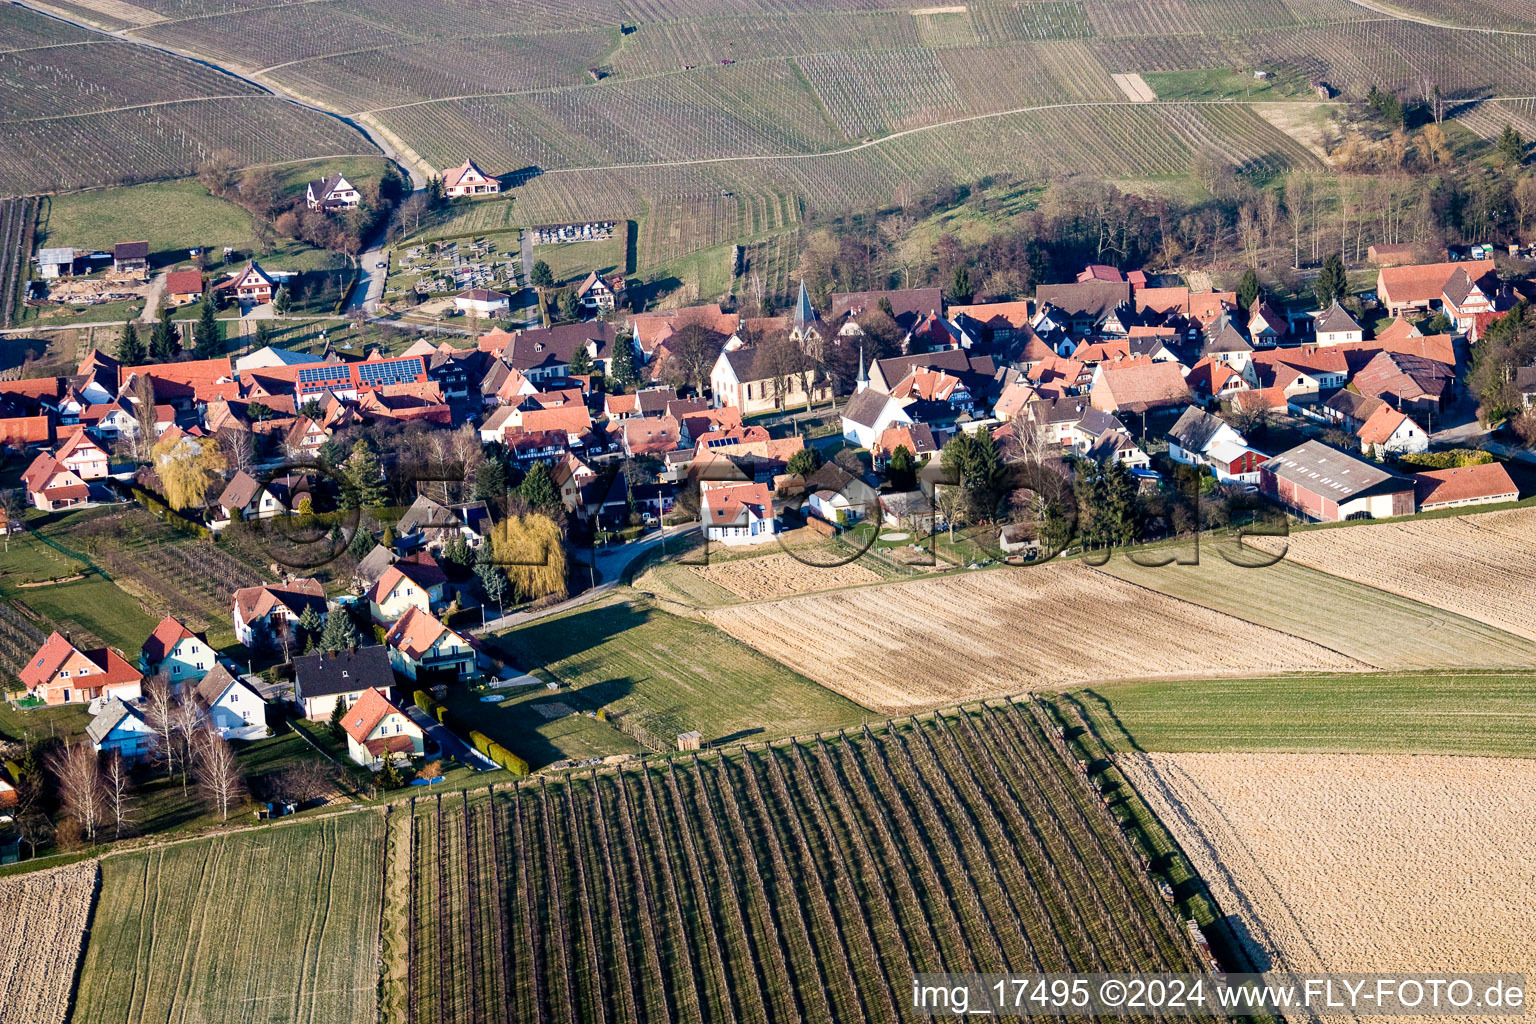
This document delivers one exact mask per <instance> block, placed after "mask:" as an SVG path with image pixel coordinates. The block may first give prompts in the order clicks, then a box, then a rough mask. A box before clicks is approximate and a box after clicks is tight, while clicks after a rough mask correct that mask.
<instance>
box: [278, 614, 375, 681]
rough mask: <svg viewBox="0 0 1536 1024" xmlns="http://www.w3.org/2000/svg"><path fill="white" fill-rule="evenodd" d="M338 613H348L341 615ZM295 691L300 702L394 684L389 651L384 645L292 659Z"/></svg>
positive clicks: (324, 652)
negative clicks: (301, 700)
mask: <svg viewBox="0 0 1536 1024" xmlns="http://www.w3.org/2000/svg"><path fill="white" fill-rule="evenodd" d="M337 614H345V612H338V613H337ZM293 680H294V683H293V691H294V693H296V694H297V695H298V696H299V698H300V699H303V698H305V697H326V696H329V695H331V694H334V693H350V692H352V691H355V690H366V689H367V688H368V687H370V686H373V687H377V688H379V689H381V690H382V689H384V688H385V687H389V686H394V685H395V672H394V669H392V668H390V665H389V650H388V648H386V647H384V646H383V645H382V644H375V645H374V646H372V647H358V648H355V649H353V650H350V651H321V652H319V653H317V654H307V655H305V656H303V657H301V658H295V659H293Z"/></svg>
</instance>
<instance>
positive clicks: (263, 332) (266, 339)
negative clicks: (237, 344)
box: [255, 320, 272, 348]
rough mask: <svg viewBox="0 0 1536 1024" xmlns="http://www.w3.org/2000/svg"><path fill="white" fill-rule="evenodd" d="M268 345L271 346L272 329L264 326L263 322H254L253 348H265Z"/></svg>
mask: <svg viewBox="0 0 1536 1024" xmlns="http://www.w3.org/2000/svg"><path fill="white" fill-rule="evenodd" d="M270 344H272V329H271V328H270V327H268V326H267V325H266V322H265V321H261V320H258V321H256V344H255V347H256V348H266V347H267V346H268V345H270Z"/></svg>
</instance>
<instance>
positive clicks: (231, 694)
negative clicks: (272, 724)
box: [197, 665, 267, 740]
mask: <svg viewBox="0 0 1536 1024" xmlns="http://www.w3.org/2000/svg"><path fill="white" fill-rule="evenodd" d="M197 698H198V703H199V705H200V706H201V707H202V709H203V713H204V714H205V715H206V716H207V718H208V723H209V724H210V725H211V726H213V728H214V729H216V730H218V733H219V735H220V736H222V737H224V738H225V739H227V740H256V739H261V738H262V737H263V736H265V735H267V702H266V701H264V700H262V699H261V694H259V693H257V692H256V691H255V690H254V689H252V688H251V685H250V684H249V683H247V682H245V680H243V679H237V678H235V677H234V676H232V675H230V673H229V670H228V669H226V668H225V667H224V666H223V665H217V666H215V667H214V668H213V670H212V671H210V672H209V673H208V674H207V675H205V676H203V680H202V682H200V683H198V684H197Z"/></svg>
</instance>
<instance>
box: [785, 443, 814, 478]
mask: <svg viewBox="0 0 1536 1024" xmlns="http://www.w3.org/2000/svg"><path fill="white" fill-rule="evenodd" d="M820 468H821V452H819V451H817V450H816V449H815V448H802V449H800V450H799V451H797V452H795V454H793V455H791V456H790V457H789V463H788V464H787V465H786V466H785V467H784V469H785V470H786V471H787V472H790V473H793V474H794V475H796V476H810V475H811V474H812V473H814V472H816V471H817V470H818V469H820Z"/></svg>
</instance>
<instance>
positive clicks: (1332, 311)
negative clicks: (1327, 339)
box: [1315, 300, 1363, 334]
mask: <svg viewBox="0 0 1536 1024" xmlns="http://www.w3.org/2000/svg"><path fill="white" fill-rule="evenodd" d="M1315 328H1316V330H1317V333H1318V334H1336V333H1338V332H1340V331H1359V330H1363V328H1362V327H1361V326H1360V321H1358V320H1356V319H1355V318H1354V317H1353V316H1350V313H1349V310H1347V309H1345V308H1344V307H1343V306H1341V305H1339V303H1338V301H1337V300H1335V301H1334V303H1333V305H1331V306H1329V307H1328V308H1327V309H1326V310H1324V311H1323V312H1322V313H1320V314H1318V316H1317V318H1316V323H1315Z"/></svg>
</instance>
